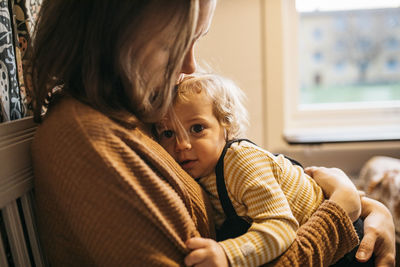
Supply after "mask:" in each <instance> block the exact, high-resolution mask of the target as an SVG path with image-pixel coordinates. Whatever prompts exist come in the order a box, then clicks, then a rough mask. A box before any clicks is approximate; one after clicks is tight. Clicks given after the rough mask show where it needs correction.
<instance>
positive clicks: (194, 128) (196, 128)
mask: <svg viewBox="0 0 400 267" xmlns="http://www.w3.org/2000/svg"><path fill="white" fill-rule="evenodd" d="M203 130H204V126H203V125H201V124H195V125H193V126H192V127H191V128H190V131H191V132H193V133H200V132H202V131H203Z"/></svg>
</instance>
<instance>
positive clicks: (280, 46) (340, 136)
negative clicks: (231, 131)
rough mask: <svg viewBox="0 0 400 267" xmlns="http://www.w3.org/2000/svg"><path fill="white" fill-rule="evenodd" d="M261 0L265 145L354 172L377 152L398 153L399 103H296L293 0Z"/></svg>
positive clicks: (312, 162) (308, 161)
mask: <svg viewBox="0 0 400 267" xmlns="http://www.w3.org/2000/svg"><path fill="white" fill-rule="evenodd" d="M261 3H262V4H261V7H262V10H263V12H262V14H263V15H262V19H263V23H262V25H263V26H262V32H263V34H264V36H263V43H264V46H263V55H264V59H263V62H264V65H263V68H264V73H265V79H264V81H263V87H264V88H265V92H264V103H265V105H264V112H265V113H264V114H265V122H264V134H265V138H264V144H265V147H267V148H268V149H269V150H271V151H274V152H282V153H286V154H289V155H291V156H293V157H295V158H296V159H298V160H300V161H301V162H303V163H304V164H305V165H324V166H329V165H332V166H337V167H341V168H343V169H345V170H346V169H347V170H349V171H351V172H353V173H356V172H358V171H359V168H360V167H361V166H362V164H363V163H365V161H366V160H368V159H369V158H370V157H372V156H374V155H378V154H379V155H387V156H393V157H397V158H400V141H398V140H399V139H400V108H399V107H400V105H399V104H400V103H394V102H392V103H390V105H389V103H385V105H383V106H382V105H378V104H376V103H375V104H374V106H372V104H371V105H370V106H369V107H368V108H365V106H363V105H361V104H357V105H351V106H350V105H347V106H345V105H341V106H340V109H338V106H335V105H321V106H319V107H320V109H304V108H303V109H296V107H297V106H298V105H297V103H296V101H297V99H298V96H299V95H298V94H299V92H298V91H299V90H298V89H297V88H298V86H299V85H298V84H299V83H298V80H299V79H298V65H297V62H298V57H297V51H298V48H297V44H298V42H297V27H298V14H297V11H296V8H295V1H294V0H262V2H261ZM314 108H316V106H314ZM327 121H329V123H328V122H327ZM378 140H382V141H384V142H382V141H378ZM366 141H368V142H366ZM371 141H374V142H371ZM293 144H296V145H293ZM343 155H348V156H346V157H343Z"/></svg>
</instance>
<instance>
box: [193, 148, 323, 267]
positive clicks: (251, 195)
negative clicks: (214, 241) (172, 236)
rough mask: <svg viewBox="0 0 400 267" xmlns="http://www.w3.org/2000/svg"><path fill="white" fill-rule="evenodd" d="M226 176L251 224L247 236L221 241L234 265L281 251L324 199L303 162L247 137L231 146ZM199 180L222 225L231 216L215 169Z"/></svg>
mask: <svg viewBox="0 0 400 267" xmlns="http://www.w3.org/2000/svg"><path fill="white" fill-rule="evenodd" d="M224 178H225V183H226V187H227V191H228V195H229V198H230V199H231V202H232V205H233V206H234V208H235V210H236V213H237V214H238V215H239V216H241V217H243V218H245V219H246V220H248V221H249V222H250V223H251V226H250V228H249V230H248V231H247V233H245V234H244V235H242V236H239V237H237V238H234V239H227V240H224V241H222V242H220V244H221V246H222V247H223V249H224V250H225V253H226V255H227V257H228V260H229V262H230V264H231V266H259V265H262V264H264V263H267V262H270V261H272V260H273V259H275V258H276V257H278V256H279V255H281V254H282V253H283V252H284V251H285V250H286V249H287V248H288V247H289V246H290V245H291V244H292V242H293V241H294V239H295V237H296V230H297V228H298V227H299V225H302V224H303V223H304V222H306V221H307V220H308V218H309V217H310V216H311V215H312V213H313V212H314V211H315V210H316V209H317V207H318V206H319V205H320V204H321V203H322V202H323V200H324V197H323V193H322V190H321V188H320V187H319V186H318V185H317V184H316V183H315V181H314V180H313V179H312V178H310V177H309V176H308V175H306V174H305V173H304V172H303V169H302V168H301V167H299V166H294V165H292V163H291V162H290V161H289V160H288V159H286V158H285V157H284V156H283V155H279V156H274V155H273V154H272V153H270V152H268V151H265V150H263V149H262V148H260V147H257V146H255V145H253V144H251V143H249V142H246V141H241V142H240V143H233V144H232V145H231V147H230V148H229V149H228V150H227V152H226V155H225V158H224ZM199 182H200V183H201V185H202V186H203V188H204V189H205V190H206V192H207V193H208V195H209V196H210V199H211V202H212V205H213V207H214V211H215V212H214V215H215V223H216V226H217V228H218V227H219V226H221V225H222V223H223V222H224V220H225V219H226V217H225V214H224V211H223V209H222V206H221V203H220V201H219V198H218V192H217V186H216V177H215V173H213V174H211V175H209V176H206V177H203V178H201V179H200V180H199Z"/></svg>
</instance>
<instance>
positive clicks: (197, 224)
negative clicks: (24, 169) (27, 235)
mask: <svg viewBox="0 0 400 267" xmlns="http://www.w3.org/2000/svg"><path fill="white" fill-rule="evenodd" d="M214 8H215V0H169V1H163V0H129V1H128V0H120V1H112V0H85V1H80V0H44V1H43V4H42V9H41V11H40V15H39V20H38V25H37V29H36V35H35V41H34V46H33V48H32V58H31V66H32V71H33V81H32V82H33V88H34V100H35V106H34V108H35V119H36V120H37V121H41V122H42V123H41V125H40V126H39V128H38V130H37V133H36V136H35V139H34V142H33V147H32V156H33V162H34V171H35V177H36V179H35V183H36V184H35V188H36V196H37V197H36V200H37V208H38V218H39V221H38V223H39V231H40V235H41V239H42V243H43V245H44V249H45V252H46V254H47V256H48V259H49V261H50V263H51V264H52V265H53V266H59V265H65V266H81V265H82V266H87V265H90V266H91V265H96V266H127V265H135V266H136V265H143V266H146V265H147V266H161V265H162V266H177V265H183V263H184V258H185V255H187V253H188V249H187V248H186V246H185V241H186V240H187V239H189V238H190V237H194V236H203V237H213V234H214V233H213V230H212V229H213V225H212V222H211V221H210V220H209V218H211V217H210V216H209V212H210V210H209V207H210V206H209V204H208V201H207V198H206V197H205V194H204V192H203V191H202V190H201V188H200V187H199V186H198V185H197V184H196V183H195V182H194V181H193V180H192V179H191V178H190V177H189V176H188V175H187V174H186V173H185V172H184V171H183V170H182V169H181V168H180V166H179V165H177V164H176V163H175V161H174V160H173V159H172V158H171V157H170V156H169V155H168V154H167V153H166V152H165V151H164V150H163V149H162V148H161V147H160V146H159V145H158V144H157V143H156V142H155V141H154V140H153V139H152V138H151V133H150V130H149V124H150V123H152V122H155V121H158V120H159V119H160V117H161V116H163V115H164V114H165V111H166V109H167V108H168V106H169V105H170V102H171V94H172V90H173V87H174V84H175V83H176V81H177V80H178V79H179V76H180V75H181V74H182V73H192V72H193V71H194V70H195V68H196V63H195V60H194V44H195V43H196V41H197V40H198V39H199V38H200V37H201V36H202V35H204V34H205V33H206V32H207V31H208V28H209V25H210V22H211V17H212V14H213V10H214ZM45 111H46V112H45ZM44 112H45V115H43V114H44ZM334 201H336V202H337V204H339V205H341V206H342V207H343V208H344V209H345V210H346V203H345V202H344V201H341V200H340V199H333V201H326V202H325V203H324V204H323V205H322V206H321V208H320V209H319V210H318V211H317V212H316V213H315V215H313V217H312V218H311V219H310V222H309V223H307V224H305V225H304V226H303V227H302V228H300V230H299V231H298V238H297V241H296V242H295V243H294V244H293V245H292V247H291V248H290V249H289V250H288V251H287V252H286V253H285V254H284V255H283V256H282V257H281V258H279V260H278V261H277V262H276V263H275V264H276V265H284V264H285V263H287V262H288V261H295V263H296V264H299V265H302V266H304V265H313V266H315V265H322V264H324V265H326V264H328V263H330V262H332V261H334V260H335V259H337V258H338V257H340V256H341V255H343V253H345V252H347V251H349V250H350V249H351V248H352V247H353V246H354V245H355V244H356V238H355V233H354V230H353V228H352V227H351V223H350V220H349V218H348V216H347V215H346V213H345V211H344V210H343V209H342V208H340V206H339V205H337V204H335V202H334ZM363 209H364V215H365V216H367V219H366V222H367V223H366V225H367V228H366V230H367V232H366V236H367V237H372V238H371V239H367V241H368V240H370V241H372V242H366V243H364V244H367V246H365V251H366V252H367V257H368V255H370V253H371V252H372V249H373V247H374V242H375V239H374V238H373V237H375V236H378V240H379V241H380V242H381V244H382V245H381V246H375V248H376V250H375V252H376V255H377V257H378V259H379V260H382V261H386V262H392V257H393V256H394V253H393V251H394V245H393V239H391V234H392V232H391V231H393V228H390V227H392V224H391V223H390V219H391V216H390V214H389V213H387V210H386V209H385V208H382V207H381V206H380V204H378V203H376V202H373V201H370V200H364V201H363ZM388 219H389V220H388ZM383 222H384V223H386V225H388V227H389V228H387V227H386V226H385V225H384V224H382V223H383ZM374 224H377V225H378V226H377V227H374ZM310 226H312V227H310ZM388 229H389V230H388ZM328 239H330V240H331V242H326V240H328ZM324 240H325V242H324ZM363 246H364V245H363ZM363 246H362V247H363ZM292 264H294V263H292Z"/></svg>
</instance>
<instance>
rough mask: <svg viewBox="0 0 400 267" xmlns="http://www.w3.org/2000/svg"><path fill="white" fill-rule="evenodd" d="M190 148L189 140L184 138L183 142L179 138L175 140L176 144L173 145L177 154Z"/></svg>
mask: <svg viewBox="0 0 400 267" xmlns="http://www.w3.org/2000/svg"><path fill="white" fill-rule="evenodd" d="M191 148H192V145H191V144H190V141H189V140H185V138H183V140H180V139H179V138H177V140H176V144H175V150H176V151H177V152H180V151H183V150H189V149H191Z"/></svg>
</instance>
